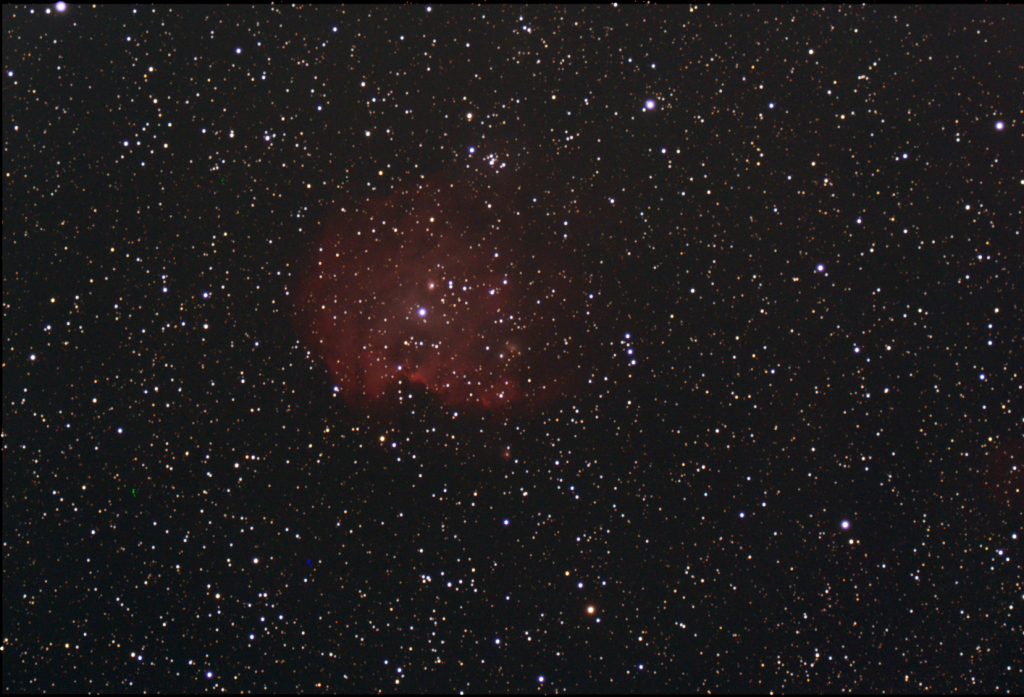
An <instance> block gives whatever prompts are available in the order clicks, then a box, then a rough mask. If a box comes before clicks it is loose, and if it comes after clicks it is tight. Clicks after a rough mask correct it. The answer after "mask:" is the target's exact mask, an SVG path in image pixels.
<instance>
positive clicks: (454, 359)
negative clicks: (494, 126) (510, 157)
mask: <svg viewBox="0 0 1024 697" xmlns="http://www.w3.org/2000/svg"><path fill="white" fill-rule="evenodd" d="M502 176H506V175H503V173H498V172H493V171H486V170H484V171H480V170H478V169H471V170H469V171H468V172H467V173H466V174H464V175H463V176H461V177H459V178H452V177H443V176H442V177H435V178H433V179H427V180H424V181H421V182H417V183H415V184H413V185H410V186H407V187H404V188H401V189H396V190H393V191H392V192H391V193H389V194H387V195H383V196H378V197H375V198H371V199H369V200H365V201H361V202H356V203H346V204H345V205H343V206H339V208H340V212H338V213H337V214H336V216H335V217H334V218H333V219H332V220H330V221H329V222H328V223H327V224H326V225H325V232H324V234H323V237H322V239H321V240H320V244H319V247H318V249H317V251H316V252H315V253H314V254H313V255H312V257H311V258H310V259H309V261H308V262H307V263H306V265H305V269H304V272H303V274H302V279H301V283H300V286H299V288H298V293H297V298H296V303H295V306H294V317H295V321H296V326H297V328H298V330H299V333H300V335H301V336H302V337H303V338H304V340H305V342H306V345H307V346H308V347H309V348H310V349H311V350H312V351H313V352H314V353H316V354H317V355H318V356H319V357H320V358H321V359H322V360H323V361H324V363H325V364H326V365H327V367H328V369H329V371H330V373H331V375H332V377H333V380H334V386H335V390H336V391H337V392H338V393H339V394H340V395H341V396H342V397H343V398H344V399H345V401H346V402H347V403H348V404H349V405H351V406H352V407H354V408H357V409H360V410H365V411H371V412H372V411H380V410H393V409H395V408H398V407H399V405H400V404H401V402H402V395H403V394H405V393H408V392H410V390H409V389H408V388H409V387H410V386H411V385H420V386H422V388H425V390H426V391H427V392H428V393H430V394H431V395H433V396H434V398H435V399H436V400H439V401H441V402H442V403H443V404H445V405H447V406H448V407H451V408H453V409H456V410H464V411H469V412H473V411H480V412H500V413H505V414H508V413H522V414H530V413H533V412H535V411H536V410H537V409H539V408H542V407H544V406H547V405H550V404H552V403H554V402H556V401H558V400H560V399H562V398H565V397H569V396H573V395H576V394H579V392H580V390H581V389H582V388H583V387H584V386H585V385H586V384H587V383H588V381H590V379H591V378H592V373H593V370H592V368H591V360H590V358H591V351H590V350H589V348H588V347H593V346H595V345H596V343H597V342H596V340H595V338H594V336H593V334H594V332H595V327H596V324H595V319H596V317H595V316H596V314H597V309H596V308H597V307H599V306H600V305H601V299H600V293H599V292H598V291H597V290H595V289H594V288H591V287H589V285H590V284H589V283H587V282H585V280H584V274H582V273H581V272H580V271H579V270H578V269H574V268H573V264H570V263H568V260H569V259H571V258H572V255H570V254H568V253H566V252H565V251H563V249H562V248H560V247H559V245H564V244H566V242H565V240H566V239H567V237H565V235H566V234H567V233H566V232H563V229H568V231H570V232H572V233H573V234H576V235H581V236H582V235H585V234H586V230H584V229H573V227H572V222H570V221H572V220H575V221H576V223H577V226H578V227H579V228H582V227H584V226H583V223H582V222H581V221H580V220H579V216H578V215H577V216H576V217H575V218H571V217H570V216H569V215H568V213H567V211H568V210H569V205H568V204H567V203H566V199H567V197H566V196H565V195H561V196H555V197H551V196H545V194H546V193H547V192H546V191H545V190H544V189H543V188H542V187H541V188H537V190H535V191H534V190H529V191H528V190H527V187H524V186H523V185H521V184H516V183H513V181H512V180H513V178H514V177H513V175H507V176H506V178H505V179H502ZM531 186H533V187H537V186H538V184H537V183H536V182H534V183H532V184H531ZM556 201H561V205H560V206H556V205H554V204H555V202H556ZM563 213H566V214H565V215H563ZM567 223H568V225H567ZM422 388H420V389H421V390H422Z"/></svg>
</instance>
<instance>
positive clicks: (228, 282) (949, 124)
mask: <svg viewBox="0 0 1024 697" xmlns="http://www.w3.org/2000/svg"><path fill="white" fill-rule="evenodd" d="M3 24H4V27H3V28H4V35H3V76H2V79H3V134H4V135H3V138H4V141H3V142H4V152H3V157H4V161H3V303H4V306H3V307H4V310H3V313H4V314H3V334H4V342H3V492H4V493H3V500H4V507H3V555H4V556H3V675H4V677H3V681H4V690H5V691H18V692H22V691H32V692H60V691H81V690H89V691H143V690H146V691H185V692H197V691H206V690H227V691H232V692H234V691H256V692H263V691H369V690H380V691H399V692H404V691H425V690H445V691H461V690H465V691H515V692H521V691H534V690H540V691H565V692H577V691H598V692H619V691H628V692H639V691H657V692H668V691H696V690H700V691H705V690H707V691H716V692H731V691H750V690H758V691H761V690H787V691H793V692H799V691H811V692H820V691H826V690H827V691H835V690H856V691H882V690H885V691H901V692H917V691H952V690H959V691H978V692H981V691H984V692H995V691H1020V690H1021V689H1022V687H1024V681H1022V675H1021V670H1022V665H1021V658H1020V646H1021V645H1022V643H1024V641H1022V639H1024V638H1022V632H1021V626H1022V619H1021V618H1022V613H1021V608H1022V605H1024V596H1022V590H1021V581H1020V578H1021V575H1020V567H1019V559H1018V555H1019V554H1020V539H1019V536H1020V534H1021V532H1022V531H1021V514H1020V510H1021V505H1022V497H1021V464H1022V463H1021V458H1022V452H1024V438H1022V409H1024V406H1022V403H1021V395H1022V373H1021V368H1020V365H1021V363H1020V356H1021V349H1022V342H1021V338H1020V322H1021V319H1020V317H1021V304H1022V303H1021V287H1020V269H1021V263H1022V257H1024V254H1022V236H1021V225H1022V220H1021V218H1022V216H1021V200H1022V196H1021V194H1022V191H1024V179H1022V176H1024V175H1022V170H1021V167H1020V163H1021V162H1022V161H1024V158H1022V157H1021V136H1020V129H1021V127H1022V122H1021V113H1020V109H1021V104H1022V101H1021V95H1022V91H1024V80H1022V73H1021V51H1020V47H1019V35H1020V29H1021V28H1022V26H1024V15H1022V14H1021V12H1020V10H1019V9H1018V8H1016V7H1003V8H969V9H968V8H960V9H957V8H953V9H949V8H946V7H943V8H941V9H940V8H935V9H892V8H884V9H876V8H827V9H789V8H786V9H780V8H757V9H750V8H739V9H735V8H729V9H726V8H721V7H713V8H703V7H702V8H633V7H628V6H626V7H588V8H579V9H577V8H534V7H520V8H515V7H502V8H492V7H474V8H447V7H433V8H428V7H425V6H417V7H404V8H375V9H367V8H346V9H341V8H327V7H304V8H293V7H287V8H285V7H280V8H279V7H274V8H238V7H236V8H230V9H209V8H196V7H184V8H173V7H165V8H156V9H154V8H148V7H137V8H136V7H131V6H115V7H97V6H88V7H87V6H75V5H72V6H69V7H68V8H67V9H66V11H64V12H61V13H58V12H56V11H55V10H54V9H53V8H52V6H51V7H46V6H34V7H26V6H5V7H4V9H3ZM649 99H651V100H654V101H655V107H654V109H653V110H649V109H646V108H645V103H646V101H647V100H649ZM469 114H472V117H471V118H470V117H469ZM997 124H1001V125H1002V127H1000V126H998V125H997ZM470 148H474V149H475V150H474V152H473V153H471V152H470ZM490 155H494V156H496V157H498V158H500V159H501V160H502V161H503V162H507V163H508V165H509V166H510V167H511V168H513V169H516V168H518V171H520V172H525V173H526V175H527V176H528V175H529V173H530V172H531V169H530V168H531V167H540V165H538V164H537V163H543V168H542V169H543V171H544V172H545V173H547V176H550V175H551V173H557V176H558V178H559V188H558V191H559V194H558V195H557V196H554V197H553V198H552V209H551V210H550V219H551V221H552V225H551V226H550V228H544V227H542V226H538V228H537V229H536V231H535V232H534V233H533V234H535V235H537V236H538V239H544V240H546V242H545V243H546V244H552V245H557V246H558V247H559V248H560V252H561V254H563V255H564V257H565V258H567V259H572V260H573V261H572V262H571V263H572V264H574V265H575V268H576V269H577V270H583V271H584V272H585V271H586V270H588V269H589V270H600V273H598V274H596V275H594V276H593V278H594V279H598V280H599V282H600V289H601V291H602V293H604V294H606V295H607V297H608V298H609V302H608V309H609V313H608V315H609V316H608V317H607V323H606V324H605V325H604V326H602V327H599V328H597V329H601V330H605V329H607V330H609V331H612V332H614V334H613V335H611V336H610V337H606V336H605V335H604V334H602V333H601V332H600V331H596V330H595V331H594V332H593V333H592V334H588V336H591V337H592V338H591V339H588V341H591V342H592V343H591V345H590V346H589V350H590V351H591V353H592V354H593V355H595V356H597V358H595V359H594V360H593V363H592V365H591V367H590V373H589V378H590V379H591V381H592V382H593V385H594V386H593V387H592V388H591V389H590V390H589V391H584V392H581V393H580V394H578V395H576V396H574V397H572V398H571V399H569V400H567V401H563V402H560V403H558V404H556V405H553V406H550V407H548V408H546V409H544V410H542V411H541V412H539V413H536V414H533V415H530V416H528V417H525V418H524V417H518V416H516V417H512V416H500V415H499V416H494V415H491V416H485V415H469V414H461V415H458V416H456V415H455V414H454V413H453V412H452V411H451V410H450V409H446V408H445V407H444V406H442V405H439V404H437V403H436V402H435V401H432V399H431V398H430V397H429V395H423V394H420V395H417V396H416V397H415V399H414V400H413V403H412V404H411V405H410V407H409V411H407V412H402V411H401V410H399V412H398V413H393V414H391V415H389V416H388V417H387V418H381V417H380V415H375V414H370V413H364V412H361V411H360V410H359V409H353V408H352V407H351V406H346V405H345V404H344V403H343V402H342V401H341V400H339V399H337V398H336V397H335V395H334V393H333V392H332V389H331V378H330V376H329V374H328V371H327V369H326V367H325V366H324V365H323V363H322V362H321V361H320V360H319V359H318V358H317V356H316V355H315V353H312V352H310V351H309V350H308V347H306V346H305V345H304V344H303V343H302V342H301V341H300V339H299V337H298V334H297V332H296V330H295V326H294V322H293V318H292V315H291V311H290V307H291V302H292V295H291V293H292V292H293V290H294V288H295V284H296V283H297V282H298V279H299V277H300V275H301V273H302V268H303V267H302V265H303V263H304V262H305V260H308V259H309V258H310V256H311V255H312V254H314V252H315V250H316V248H317V245H318V244H319V240H320V238H321V235H322V234H323V229H324V226H325V225H326V224H327V222H328V221H329V220H330V217H331V214H332V210H334V207H335V206H337V205H338V201H339V200H342V199H344V200H348V201H359V200H365V199H367V198H368V197H371V196H380V195H387V194H388V193H389V192H391V191H393V190H395V189H397V188H399V187H402V186H407V185H409V183H410V182H415V181H417V180H419V179H420V178H421V177H422V176H425V175H426V176H431V175H435V174H439V173H440V174H442V175H445V176H450V175H451V173H452V172H462V171H464V170H466V168H467V167H481V166H484V167H486V166H487V165H486V163H485V159H484V158H486V157H488V156H490ZM577 192H578V193H579V196H578V197H577V196H576V195H575V194H576V193H577ZM613 199H614V203H612V200H613ZM598 200H599V201H602V202H605V201H607V205H608V206H609V207H610V210H613V211H614V214H613V215H611V216H608V215H605V214H603V213H602V214H601V215H600V216H598V215H596V214H595V213H594V209H593V208H592V207H593V206H594V205H596V204H595V201H598ZM602 205H604V204H602ZM573 216H576V217H573ZM565 221H569V222H570V225H569V226H568V229H569V230H570V233H569V234H568V236H567V237H563V236H562V233H563V229H562V228H563V227H564V226H563V225H562V223H563V222H565ZM819 265H821V266H820V270H819ZM560 312H561V313H564V316H566V317H574V318H575V319H577V320H578V316H576V315H574V314H573V313H574V312H576V309H575V308H574V307H572V306H568V307H562V308H561V309H560ZM626 334H629V339H626ZM602 337H603V338H602ZM627 349H629V350H632V352H633V353H632V354H628V353H627ZM633 361H635V364H634V363H633ZM506 521H507V523H506ZM843 521H848V523H849V525H848V528H844V526H843V525H842V523H843ZM588 608H593V612H592V613H591V612H589V611H588Z"/></svg>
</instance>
